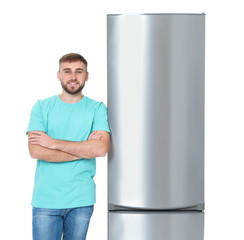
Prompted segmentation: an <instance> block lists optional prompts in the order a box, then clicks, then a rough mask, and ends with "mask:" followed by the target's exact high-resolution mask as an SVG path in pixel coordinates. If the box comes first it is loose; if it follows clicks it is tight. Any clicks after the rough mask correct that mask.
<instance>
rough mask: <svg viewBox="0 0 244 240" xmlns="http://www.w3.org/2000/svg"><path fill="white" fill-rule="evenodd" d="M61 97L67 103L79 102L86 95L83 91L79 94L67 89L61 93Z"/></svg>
mask: <svg viewBox="0 0 244 240" xmlns="http://www.w3.org/2000/svg"><path fill="white" fill-rule="evenodd" d="M59 97H60V99H61V100H62V101H63V102H65V103H77V102H79V101H80V100H81V99H82V98H83V97H84V96H83V95H82V93H81V92H80V93H77V94H74V95H73V94H69V93H67V92H65V91H63V92H62V93H61V94H60V95H59Z"/></svg>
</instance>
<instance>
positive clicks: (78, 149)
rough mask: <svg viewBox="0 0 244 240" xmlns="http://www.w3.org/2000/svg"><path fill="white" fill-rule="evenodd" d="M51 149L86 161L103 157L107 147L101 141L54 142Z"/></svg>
mask: <svg viewBox="0 0 244 240" xmlns="http://www.w3.org/2000/svg"><path fill="white" fill-rule="evenodd" d="M52 149H54V150H58V151H63V152H66V153H68V154H72V155H75V156H78V157H80V158H87V159H91V158H95V157H104V156H105V155H106V153H107V147H106V146H105V143H104V142H103V141H101V140H86V141H81V142H71V141H64V140H55V141H54V144H53V146H52Z"/></svg>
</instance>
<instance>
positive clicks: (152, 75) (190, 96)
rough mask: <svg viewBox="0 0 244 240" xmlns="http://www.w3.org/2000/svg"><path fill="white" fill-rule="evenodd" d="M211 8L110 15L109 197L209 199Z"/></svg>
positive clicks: (119, 201) (161, 202)
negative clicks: (207, 57)
mask: <svg viewBox="0 0 244 240" xmlns="http://www.w3.org/2000/svg"><path fill="white" fill-rule="evenodd" d="M204 29H205V15H204V14H153V15H150V14H145V15H143V14H142V15H108V17H107V32H108V35H107V50H108V65H107V67H108V114H109V121H110V126H111V131H112V138H111V139H112V142H111V146H110V150H109V154H108V178H109V183H108V187H109V197H108V201H109V203H110V204H112V205H116V206H120V207H121V206H122V207H128V208H147V209H177V208H189V207H193V208H200V209H201V208H202V206H203V205H202V204H203V203H204V51H205V50H204V42H205V30H204Z"/></svg>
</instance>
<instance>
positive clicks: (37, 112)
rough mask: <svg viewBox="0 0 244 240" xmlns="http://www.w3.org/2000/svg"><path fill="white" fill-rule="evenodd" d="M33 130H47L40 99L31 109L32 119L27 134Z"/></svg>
mask: <svg viewBox="0 0 244 240" xmlns="http://www.w3.org/2000/svg"><path fill="white" fill-rule="evenodd" d="M31 131H44V132H46V129H45V123H44V119H43V113H42V108H41V103H40V101H37V102H36V103H35V105H34V106H33V107H32V110H31V114H30V121H29V124H28V127H27V132H26V134H27V133H28V132H31Z"/></svg>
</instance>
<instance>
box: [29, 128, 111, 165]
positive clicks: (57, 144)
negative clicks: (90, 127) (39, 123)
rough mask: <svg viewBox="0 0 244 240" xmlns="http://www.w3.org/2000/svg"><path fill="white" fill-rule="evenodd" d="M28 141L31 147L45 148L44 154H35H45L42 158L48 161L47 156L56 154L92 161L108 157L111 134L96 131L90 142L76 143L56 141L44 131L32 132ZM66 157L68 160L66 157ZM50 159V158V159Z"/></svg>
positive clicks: (90, 136) (37, 152)
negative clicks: (96, 158) (92, 159)
mask: <svg viewBox="0 0 244 240" xmlns="http://www.w3.org/2000/svg"><path fill="white" fill-rule="evenodd" d="M28 141H29V146H30V144H31V145H33V146H41V147H44V149H41V150H43V153H42V152H41V153H40V152H39V151H35V152H36V154H38V156H40V154H43V155H41V156H40V157H42V158H44V157H45V159H47V158H46V157H47V155H49V154H54V155H55V153H57V154H62V153H67V154H69V155H71V157H72V156H77V157H78V158H79V159H80V158H88V159H90V158H95V157H104V156H105V155H106V153H107V151H108V148H109V143H110V134H109V133H108V132H105V131H94V132H92V133H91V134H90V135H89V138H88V140H85V141H79V142H75V141H67V140H58V139H54V138H51V137H49V136H48V135H47V134H46V133H44V132H42V131H32V132H30V133H28ZM48 150H55V151H57V152H48ZM59 151H61V153H59ZM35 157H36V156H35ZM64 157H65V159H66V156H64ZM68 157H69V156H68ZM48 159H50V158H49V157H48ZM68 160H69V159H68ZM72 160H74V159H72ZM72 160H71V161H72Z"/></svg>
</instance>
